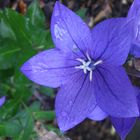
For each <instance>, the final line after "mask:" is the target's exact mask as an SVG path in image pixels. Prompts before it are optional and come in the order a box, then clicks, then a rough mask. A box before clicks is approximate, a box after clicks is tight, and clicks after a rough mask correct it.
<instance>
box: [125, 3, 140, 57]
mask: <svg viewBox="0 0 140 140" xmlns="http://www.w3.org/2000/svg"><path fill="white" fill-rule="evenodd" d="M127 18H128V20H133V29H134V39H133V41H132V47H131V51H130V53H131V54H132V55H134V56H135V57H140V0H134V2H133V4H132V6H131V8H130V10H129V12H128V17H127Z"/></svg>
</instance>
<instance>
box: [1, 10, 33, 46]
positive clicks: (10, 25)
mask: <svg viewBox="0 0 140 140" xmlns="http://www.w3.org/2000/svg"><path fill="white" fill-rule="evenodd" d="M0 22H1V23H2V25H3V26H4V27H5V29H6V30H8V31H9V32H12V33H13V34H14V35H15V36H16V37H14V38H16V40H17V42H19V43H20V45H22V44H24V45H25V44H26V45H27V44H28V45H29V44H30V45H32V40H31V36H30V34H29V27H28V22H27V20H26V18H25V17H24V16H22V15H21V14H19V13H17V12H16V11H13V10H11V9H5V10H4V11H2V12H0ZM3 37H4V35H3Z"/></svg>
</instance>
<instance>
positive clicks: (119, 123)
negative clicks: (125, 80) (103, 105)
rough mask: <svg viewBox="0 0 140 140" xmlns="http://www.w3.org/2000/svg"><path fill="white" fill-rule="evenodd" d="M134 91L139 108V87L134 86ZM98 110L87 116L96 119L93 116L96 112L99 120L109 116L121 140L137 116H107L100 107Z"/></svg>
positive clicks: (123, 139)
mask: <svg viewBox="0 0 140 140" xmlns="http://www.w3.org/2000/svg"><path fill="white" fill-rule="evenodd" d="M135 92H136V94H135V96H136V97H137V103H138V106H139V109H140V89H139V88H137V87H135ZM98 110H99V111H98V113H97V110H96V111H93V112H92V114H91V115H90V116H89V118H90V119H92V120H96V118H95V116H97V114H98V117H99V118H100V120H103V119H105V118H107V117H109V118H110V120H111V122H112V124H113V126H114V128H115V129H116V131H117V132H118V134H119V135H120V137H121V140H125V138H126V136H127V135H128V133H129V132H130V131H131V129H132V128H133V126H134V125H135V122H136V119H137V118H136V117H128V118H117V117H112V116H109V115H108V114H106V113H105V112H103V111H102V110H101V109H98Z"/></svg>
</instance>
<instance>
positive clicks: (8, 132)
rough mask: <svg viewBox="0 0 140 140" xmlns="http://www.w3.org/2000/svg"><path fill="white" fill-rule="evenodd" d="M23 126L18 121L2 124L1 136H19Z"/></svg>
mask: <svg viewBox="0 0 140 140" xmlns="http://www.w3.org/2000/svg"><path fill="white" fill-rule="evenodd" d="M20 131H21V126H20V125H19V123H18V122H17V121H8V122H1V123H0V136H7V137H15V136H17V135H19V133H20Z"/></svg>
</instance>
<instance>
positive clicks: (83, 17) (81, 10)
mask: <svg viewBox="0 0 140 140" xmlns="http://www.w3.org/2000/svg"><path fill="white" fill-rule="evenodd" d="M86 11H87V9H86V8H80V9H79V10H78V11H76V14H77V15H79V16H80V17H81V18H82V19H83V20H84V19H85V18H86Z"/></svg>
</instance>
